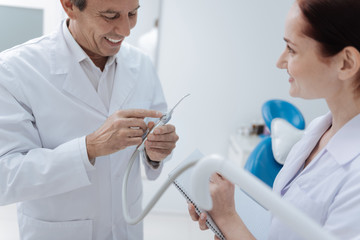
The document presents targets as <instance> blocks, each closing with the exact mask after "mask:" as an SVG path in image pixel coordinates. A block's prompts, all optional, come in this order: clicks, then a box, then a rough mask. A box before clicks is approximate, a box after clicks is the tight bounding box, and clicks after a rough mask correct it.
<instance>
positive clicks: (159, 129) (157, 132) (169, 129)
mask: <svg viewBox="0 0 360 240" xmlns="http://www.w3.org/2000/svg"><path fill="white" fill-rule="evenodd" d="M175 130H176V128H175V126H174V125H171V124H166V125H163V126H160V127H157V128H156V129H155V130H154V134H155V135H160V134H166V133H172V132H175Z"/></svg>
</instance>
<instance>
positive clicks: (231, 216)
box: [189, 0, 360, 240]
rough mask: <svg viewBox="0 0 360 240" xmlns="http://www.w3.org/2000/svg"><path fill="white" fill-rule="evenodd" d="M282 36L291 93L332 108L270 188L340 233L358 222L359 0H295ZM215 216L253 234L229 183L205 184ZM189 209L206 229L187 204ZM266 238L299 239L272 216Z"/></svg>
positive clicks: (345, 234) (236, 234)
mask: <svg viewBox="0 0 360 240" xmlns="http://www.w3.org/2000/svg"><path fill="white" fill-rule="evenodd" d="M284 40H285V42H286V44H287V47H286V49H285V51H284V52H283V53H282V55H281V56H280V58H279V60H278V63H277V67H278V68H281V69H286V70H287V72H288V74H289V75H290V78H289V83H290V95H291V96H293V97H301V98H304V99H318V98H323V99H325V100H326V102H327V105H328V107H329V109H330V112H329V113H328V114H326V115H325V116H322V117H319V118H317V119H315V120H314V121H312V122H311V124H310V125H309V126H308V127H307V130H306V133H305V135H304V137H303V138H302V139H301V140H300V141H299V142H298V143H297V144H296V145H295V146H294V147H293V149H292V150H291V152H290V153H289V155H288V158H287V160H286V163H285V165H284V167H283V168H282V170H281V171H280V172H279V174H278V176H277V178H276V180H275V182H274V191H275V192H276V193H278V194H280V195H281V196H282V198H284V199H286V200H287V201H289V202H291V203H292V204H293V205H294V206H296V207H298V208H299V209H300V210H301V211H303V212H304V213H306V214H307V215H308V216H310V217H311V218H313V219H314V220H315V221H317V222H319V224H320V225H322V226H323V227H324V229H325V230H328V231H329V232H331V233H332V234H334V235H335V236H337V237H338V238H339V239H355V238H356V239H359V238H360V229H359V227H358V225H359V220H360V134H359V133H360V53H359V51H360V1H359V0H297V1H296V2H295V3H294V5H293V6H292V8H291V9H290V11H289V13H288V17H287V20H286V27H285V37H284ZM210 191H211V193H212V197H213V202H214V208H213V210H212V211H210V214H211V216H212V217H213V219H214V221H215V222H216V224H217V225H218V227H219V228H220V229H221V231H222V232H223V233H224V235H225V237H226V239H227V240H232V239H254V237H253V236H252V234H251V233H250V232H249V231H248V229H247V228H246V226H245V225H244V223H243V222H242V220H241V218H240V217H239V215H238V214H237V213H236V211H235V204H234V186H233V185H232V184H231V183H229V182H228V181H227V180H225V179H223V178H222V177H221V176H220V175H218V174H215V175H213V177H212V183H211V185H210ZM189 212H190V215H191V216H192V218H193V220H196V221H199V225H200V229H202V230H204V229H206V225H205V218H206V216H205V214H202V215H201V216H200V218H199V217H198V216H197V215H196V214H195V211H194V208H193V206H192V205H189ZM269 239H299V236H297V234H296V233H294V232H293V231H292V230H290V229H289V228H288V227H287V226H286V225H284V224H283V223H282V222H281V221H280V220H279V219H277V218H276V217H273V219H272V222H271V226H270V232H269Z"/></svg>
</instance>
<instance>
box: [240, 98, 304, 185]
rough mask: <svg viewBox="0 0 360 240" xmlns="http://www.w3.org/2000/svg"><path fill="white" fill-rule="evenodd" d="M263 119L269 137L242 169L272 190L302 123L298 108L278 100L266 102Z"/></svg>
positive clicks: (261, 143) (302, 118) (299, 133)
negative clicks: (268, 131)
mask: <svg viewBox="0 0 360 240" xmlns="http://www.w3.org/2000/svg"><path fill="white" fill-rule="evenodd" d="M262 116H263V119H264V122H265V125H266V126H267V127H268V129H269V130H270V133H271V135H270V136H266V137H264V138H263V139H262V140H261V141H260V142H259V143H258V145H257V146H256V147H255V149H254V150H253V151H252V152H251V153H250V155H249V158H248V159H247V161H246V163H245V166H244V168H245V169H246V170H248V171H249V172H251V173H252V174H253V175H255V176H256V177H258V178H259V179H260V180H262V181H263V182H264V183H266V184H267V185H268V186H270V187H272V186H273V183H274V180H275V177H276V175H277V174H278V172H279V171H280V169H281V168H282V165H283V164H284V162H285V159H286V157H287V154H288V153H289V151H290V149H291V148H292V146H293V145H294V144H295V143H296V142H297V141H298V140H299V139H300V138H301V136H302V134H303V129H304V128H305V120H304V117H303V115H302V114H301V112H300V110H299V109H298V108H296V107H295V106H294V105H292V104H291V103H289V102H287V101H284V100H280V99H272V100H269V101H267V102H265V103H264V104H263V106H262Z"/></svg>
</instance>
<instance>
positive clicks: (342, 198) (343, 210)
mask: <svg viewBox="0 0 360 240" xmlns="http://www.w3.org/2000/svg"><path fill="white" fill-rule="evenodd" d="M331 122H332V115H331V113H328V114H326V115H325V116H322V117H319V118H317V119H315V120H314V121H313V122H312V123H311V124H310V125H309V126H308V128H307V130H306V132H305V135H304V137H303V138H302V139H301V140H300V141H299V142H298V143H297V144H296V145H295V146H294V147H293V148H292V150H291V152H290V153H289V156H288V158H287V160H286V162H285V165H284V167H283V168H282V169H281V171H280V172H279V174H278V176H277V177H276V180H275V182H274V191H275V192H276V193H279V194H280V195H281V196H282V197H283V199H285V200H287V201H289V202H291V203H292V204H293V205H294V206H296V207H298V208H299V209H300V210H302V211H303V212H304V213H306V214H307V215H308V216H310V217H311V218H313V219H314V220H315V221H316V222H318V223H319V224H320V225H322V226H323V227H324V229H326V230H328V231H329V232H331V233H333V234H334V235H335V236H337V237H339V239H360V228H359V222H360V134H359V133H360V114H359V115H357V116H356V117H354V118H353V119H352V120H350V121H349V122H348V123H346V125H345V126H343V127H342V128H341V129H340V130H339V131H338V132H337V133H336V134H335V135H334V136H333V137H332V138H331V140H330V141H329V143H328V144H327V145H326V146H325V147H324V149H322V150H321V152H319V154H318V155H317V156H316V157H315V158H314V159H313V160H312V161H311V162H310V164H309V165H308V166H307V167H306V168H305V169H303V168H304V162H305V160H306V159H307V157H308V156H309V154H310V153H311V152H312V150H313V148H314V147H315V145H316V144H317V142H318V140H319V139H320V137H321V136H322V135H323V134H324V132H325V131H326V130H327V129H328V128H329V127H330V125H331ZM303 231H306V229H304V230H303ZM269 239H286V240H290V239H301V238H300V237H299V236H298V235H297V234H296V233H294V232H293V231H291V230H290V229H289V228H288V227H287V226H286V225H285V224H283V223H282V222H281V220H279V219H277V218H275V217H274V218H273V219H272V223H271V227H270V234H269Z"/></svg>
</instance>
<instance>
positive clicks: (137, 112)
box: [116, 109, 162, 118]
mask: <svg viewBox="0 0 360 240" xmlns="http://www.w3.org/2000/svg"><path fill="white" fill-rule="evenodd" d="M116 114H117V115H118V116H119V117H123V118H146V117H149V118H160V117H161V116H162V113H161V112H159V111H155V110H147V109H127V110H119V111H118V112H117V113H116Z"/></svg>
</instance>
